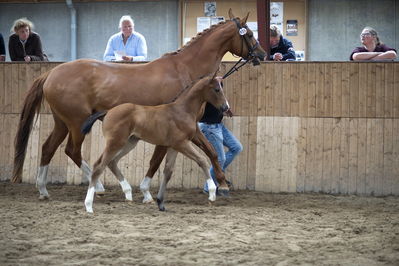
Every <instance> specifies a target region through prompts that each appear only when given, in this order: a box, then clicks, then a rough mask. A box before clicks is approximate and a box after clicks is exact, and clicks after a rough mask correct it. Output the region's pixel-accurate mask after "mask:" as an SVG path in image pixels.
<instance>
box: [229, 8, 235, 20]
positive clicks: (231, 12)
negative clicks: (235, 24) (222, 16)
mask: <svg viewBox="0 0 399 266" xmlns="http://www.w3.org/2000/svg"><path fill="white" fill-rule="evenodd" d="M229 18H230V19H233V18H235V16H234V14H233V10H231V7H230V8H229Z"/></svg>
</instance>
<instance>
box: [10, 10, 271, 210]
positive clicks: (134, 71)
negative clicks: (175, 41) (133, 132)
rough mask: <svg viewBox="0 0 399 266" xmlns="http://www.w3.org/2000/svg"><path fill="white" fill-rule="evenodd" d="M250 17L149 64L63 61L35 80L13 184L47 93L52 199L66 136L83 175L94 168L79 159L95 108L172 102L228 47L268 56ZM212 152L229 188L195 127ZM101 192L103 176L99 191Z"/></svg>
mask: <svg viewBox="0 0 399 266" xmlns="http://www.w3.org/2000/svg"><path fill="white" fill-rule="evenodd" d="M248 15H249V14H247V16H246V17H245V18H243V19H240V18H237V17H234V15H233V13H232V11H231V9H230V10H229V17H230V20H228V21H226V22H221V23H219V24H217V25H214V26H212V27H211V28H210V29H207V30H204V31H203V32H202V33H199V34H198V36H197V37H195V38H193V39H192V40H191V41H190V42H189V43H188V44H187V45H185V46H183V47H182V48H181V49H179V50H178V51H176V52H174V53H169V54H165V55H164V56H162V57H161V58H159V59H157V60H154V61H152V62H149V63H145V64H115V63H104V62H100V61H97V60H88V59H81V60H76V61H72V62H67V63H63V64H61V65H58V66H57V67H55V68H53V69H52V70H50V71H49V72H47V73H44V74H42V75H41V76H40V77H39V78H37V79H36V80H35V82H34V83H33V85H32V87H31V88H30V90H29V91H28V93H27V96H26V98H25V101H24V104H23V109H22V112H21V117H20V121H19V125H18V129H17V134H16V138H15V156H14V169H13V176H12V182H21V181H22V169H23V163H24V160H25V155H26V148H27V144H28V139H29V135H30V132H31V130H32V125H33V120H34V116H35V113H36V114H38V113H39V112H40V107H41V102H42V101H43V100H44V98H45V99H46V101H47V102H48V104H49V106H50V108H51V110H52V113H53V117H54V128H53V131H52V132H51V134H50V136H49V137H48V138H47V140H46V141H45V143H44V144H43V146H42V154H41V160H40V166H39V169H38V174H37V181H36V184H37V186H38V189H39V192H40V199H46V198H48V197H49V195H48V192H47V189H46V182H47V181H46V180H47V171H48V165H49V163H50V160H51V159H52V157H53V156H54V153H55V151H56V150H57V148H58V147H59V145H60V144H61V143H62V142H63V140H64V139H65V137H66V136H67V135H68V133H69V135H68V142H67V145H66V148H65V153H66V154H67V155H68V156H69V157H70V158H71V159H72V160H73V161H74V162H75V164H76V165H77V166H78V167H80V168H81V169H82V171H83V175H84V177H85V178H86V179H89V178H90V175H91V169H90V167H89V166H88V164H87V163H86V162H85V161H84V160H82V154H81V147H82V143H83V141H84V137H85V136H84V135H83V134H82V133H81V132H80V127H81V125H82V124H83V122H84V121H85V120H86V119H87V118H88V117H89V116H90V115H91V114H93V113H95V112H99V111H103V110H109V109H111V108H112V107H114V106H116V105H119V104H122V103H128V102H130V103H135V104H142V105H159V104H163V103H168V102H170V101H171V100H172V99H173V97H175V96H176V95H177V93H178V92H179V91H181V90H183V88H185V87H187V86H188V85H189V84H191V83H192V82H193V81H194V80H197V79H198V78H199V77H203V76H206V75H209V74H210V73H215V71H216V70H217V69H218V67H219V64H220V62H221V60H222V57H223V55H224V54H225V53H227V52H228V51H230V52H231V53H233V54H236V55H239V56H242V57H244V58H246V59H247V60H252V59H255V58H256V59H257V58H259V59H263V58H264V56H265V52H264V50H263V49H262V48H261V47H260V46H259V44H258V42H257V40H256V39H255V38H254V37H253V33H252V31H251V30H250V29H248V27H247V26H246V21H247V18H248ZM192 141H193V142H194V144H196V145H197V146H199V147H200V148H201V149H202V150H203V151H204V152H205V153H206V154H207V156H208V157H209V158H210V160H211V162H212V165H213V166H214V168H215V172H216V175H217V180H218V182H219V184H220V187H219V190H220V191H221V192H223V191H228V186H227V184H226V182H225V178H224V174H223V172H222V170H221V168H220V166H219V164H218V161H217V154H216V153H215V151H214V149H213V147H212V146H211V145H210V143H209V142H208V141H207V140H206V138H205V137H204V136H203V134H202V133H201V132H200V130H199V128H198V127H197V131H196V134H195V136H194V138H193V139H192ZM166 151H167V149H166V148H165V147H162V146H156V147H155V151H154V154H153V156H152V158H151V161H150V168H149V170H148V172H147V174H146V177H145V178H144V179H143V182H142V183H141V185H140V189H141V191H142V192H143V194H144V200H143V202H151V201H152V197H151V194H150V192H149V186H150V181H151V178H152V177H153V175H154V174H155V172H156V170H157V169H158V167H159V165H160V163H161V161H162V159H163V158H164V156H165V154H166ZM101 191H104V188H103V187H102V184H101V183H100V182H98V183H97V185H96V192H101Z"/></svg>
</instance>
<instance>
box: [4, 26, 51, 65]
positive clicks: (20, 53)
mask: <svg viewBox="0 0 399 266" xmlns="http://www.w3.org/2000/svg"><path fill="white" fill-rule="evenodd" d="M8 51H9V52H10V58H11V61H25V59H24V57H25V56H27V55H28V56H30V58H31V59H32V61H47V57H46V56H45V55H44V53H43V49H42V42H41V41H40V36H39V35H38V34H37V33H35V32H31V33H30V34H29V37H28V39H27V40H26V43H25V49H24V47H23V45H22V43H21V41H20V40H19V37H18V35H17V34H15V33H14V34H12V35H11V36H10V39H9V41H8Z"/></svg>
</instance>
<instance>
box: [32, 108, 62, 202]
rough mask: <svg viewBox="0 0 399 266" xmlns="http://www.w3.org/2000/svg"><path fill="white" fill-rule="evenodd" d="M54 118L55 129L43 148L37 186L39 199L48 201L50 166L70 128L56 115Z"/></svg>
mask: <svg viewBox="0 0 399 266" xmlns="http://www.w3.org/2000/svg"><path fill="white" fill-rule="evenodd" d="M53 117H54V128H53V131H52V132H51V134H50V136H49V137H48V138H47V140H46V141H45V142H44V144H43V146H42V155H41V159H40V166H39V169H38V172H37V176H36V186H37V188H38V189H39V193H40V196H39V199H48V198H49V194H48V191H47V188H46V184H47V172H48V165H49V163H50V161H51V159H52V158H53V156H54V153H55V151H56V150H57V148H58V147H59V146H60V145H61V143H62V141H63V140H64V139H65V137H66V135H67V134H68V128H67V127H66V125H65V124H64V122H62V121H61V119H59V118H58V117H57V116H56V115H53Z"/></svg>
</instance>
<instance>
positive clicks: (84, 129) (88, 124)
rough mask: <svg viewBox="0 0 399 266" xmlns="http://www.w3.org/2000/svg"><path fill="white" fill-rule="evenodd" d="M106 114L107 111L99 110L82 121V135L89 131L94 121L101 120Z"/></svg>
mask: <svg viewBox="0 0 399 266" xmlns="http://www.w3.org/2000/svg"><path fill="white" fill-rule="evenodd" d="M106 114H107V111H101V112H97V113H94V114H92V115H91V116H89V117H88V118H87V119H86V121H85V122H84V123H83V125H82V127H81V128H80V131H81V132H82V133H83V134H84V135H86V134H88V133H89V132H90V130H91V128H92V127H93V125H94V123H95V122H96V121H97V119H101V120H102V119H103V118H104V116H105V115H106Z"/></svg>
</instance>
